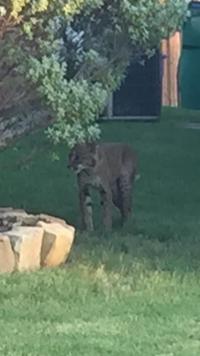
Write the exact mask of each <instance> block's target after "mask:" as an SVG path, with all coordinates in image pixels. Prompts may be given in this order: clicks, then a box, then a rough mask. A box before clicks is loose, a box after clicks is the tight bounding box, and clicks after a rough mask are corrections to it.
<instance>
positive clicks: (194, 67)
mask: <svg viewBox="0 0 200 356" xmlns="http://www.w3.org/2000/svg"><path fill="white" fill-rule="evenodd" d="M189 10H190V17H188V19H187V21H186V22H185V25H184V27H183V43H182V53H181V59H180V64H179V90H180V100H181V106H182V107H184V108H187V109H197V110H198V109H200V2H198V1H191V2H190V4H189Z"/></svg>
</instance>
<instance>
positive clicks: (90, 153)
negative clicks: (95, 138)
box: [68, 143, 96, 174]
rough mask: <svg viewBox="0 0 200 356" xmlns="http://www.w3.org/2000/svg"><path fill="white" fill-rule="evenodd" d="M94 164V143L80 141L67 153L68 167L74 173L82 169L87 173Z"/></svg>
mask: <svg viewBox="0 0 200 356" xmlns="http://www.w3.org/2000/svg"><path fill="white" fill-rule="evenodd" d="M95 165H96V145H95V144H94V143H81V144H77V145H75V146H74V148H72V150H71V151H70V153H69V159H68V168H70V169H72V170H73V171H74V172H75V173H76V174H79V173H80V172H82V171H85V172H87V173H89V172H90V171H91V169H93V168H94V167H95Z"/></svg>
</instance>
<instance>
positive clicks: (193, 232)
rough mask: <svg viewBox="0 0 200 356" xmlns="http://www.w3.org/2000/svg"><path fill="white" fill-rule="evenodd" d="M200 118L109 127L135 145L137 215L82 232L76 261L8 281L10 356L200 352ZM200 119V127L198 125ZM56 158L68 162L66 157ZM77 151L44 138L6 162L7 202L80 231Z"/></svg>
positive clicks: (0, 292)
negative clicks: (73, 167)
mask: <svg viewBox="0 0 200 356" xmlns="http://www.w3.org/2000/svg"><path fill="white" fill-rule="evenodd" d="M198 116H199V113H194V112H189V111H180V110H175V109H165V110H164V111H163V115H162V118H161V121H160V122H157V123H149V124H144V123H131V122H124V123H106V124H104V125H103V126H102V129H103V139H104V140H106V141H108V140H112V141H124V142H129V143H131V144H133V147H134V148H135V149H136V150H137V151H138V155H139V161H140V174H141V179H140V180H139V181H138V182H137V184H136V185H135V192H134V193H135V194H134V197H135V199H134V218H133V217H132V218H131V219H130V221H129V223H128V225H127V226H126V228H124V229H120V228H119V222H118V220H119V219H118V218H119V216H118V214H117V213H115V214H114V231H113V233H112V234H109V235H107V236H106V235H104V234H103V233H102V232H101V228H100V221H99V208H98V205H97V207H96V213H95V215H96V216H95V217H96V223H97V231H96V233H95V234H91V235H87V234H77V236H76V240H75V244H74V247H73V251H72V253H71V256H70V260H69V262H68V264H67V265H66V266H65V267H63V268H58V269H54V270H41V271H38V272H36V273H23V274H13V275H10V276H1V277H0V337H1V343H0V355H2V356H4V355H5V356H8V355H9V356H47V355H48V356H51V355H52V356H53V355H58V356H82V355H84V356H86V355H87V356H96V355H97V356H98V355H105V356H106V355H113V356H118V355H120V356H121V355H125V356H129V355H130V356H199V350H200V303H199V299H200V219H199V201H200V190H199V177H200V164H199V152H200V131H199V130H189V129H185V128H184V127H183V123H184V122H187V121H198ZM199 121H200V119H199ZM56 156H59V157H60V160H59V161H58V160H56V159H55V158H56ZM66 164H67V149H66V148H65V147H64V146H59V147H52V146H51V145H50V143H49V142H48V141H47V140H46V138H45V136H44V134H43V133H41V132H40V133H36V134H33V135H31V136H29V137H27V138H24V139H23V140H21V141H20V142H18V143H17V144H16V145H15V147H11V148H9V149H7V150H4V151H3V152H1V154H0V171H1V175H0V197H1V204H0V205H1V206H5V205H6V206H7V205H11V206H15V207H22V208H25V209H27V210H28V211H31V212H44V213H50V214H54V215H57V216H60V217H63V218H65V219H66V220H67V221H69V223H72V224H75V225H78V224H79V219H78V215H79V214H78V201H77V191H76V182H75V179H74V176H73V175H72V174H71V173H70V172H69V171H68V170H67V169H66Z"/></svg>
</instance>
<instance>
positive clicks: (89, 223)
mask: <svg viewBox="0 0 200 356" xmlns="http://www.w3.org/2000/svg"><path fill="white" fill-rule="evenodd" d="M79 201H80V209H81V219H82V228H83V229H86V230H88V231H93V230H94V225H93V217H92V215H93V214H92V201H91V197H90V193H89V189H88V188H83V189H81V188H80V190H79Z"/></svg>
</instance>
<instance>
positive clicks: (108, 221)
mask: <svg viewBox="0 0 200 356" xmlns="http://www.w3.org/2000/svg"><path fill="white" fill-rule="evenodd" d="M100 194H101V205H102V208H103V224H104V227H105V230H106V231H110V230H111V229H112V193H111V191H110V190H109V189H107V190H104V189H101V191H100Z"/></svg>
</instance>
